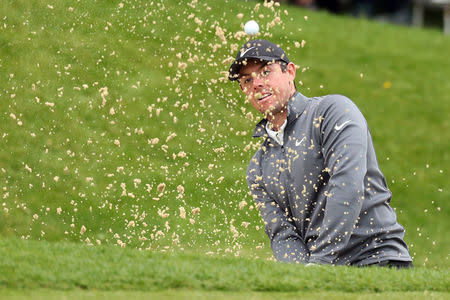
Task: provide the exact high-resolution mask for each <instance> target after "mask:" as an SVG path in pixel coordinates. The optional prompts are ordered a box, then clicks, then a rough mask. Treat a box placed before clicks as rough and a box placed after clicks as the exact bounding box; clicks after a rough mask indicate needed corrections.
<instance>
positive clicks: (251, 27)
mask: <svg viewBox="0 0 450 300" xmlns="http://www.w3.org/2000/svg"><path fill="white" fill-rule="evenodd" d="M244 31H245V33H246V34H248V35H255V34H258V32H259V25H258V23H256V22H255V21H253V20H251V21H248V22H247V23H245V25H244Z"/></svg>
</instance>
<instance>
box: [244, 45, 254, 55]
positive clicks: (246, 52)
mask: <svg viewBox="0 0 450 300" xmlns="http://www.w3.org/2000/svg"><path fill="white" fill-rule="evenodd" d="M253 48H255V47H250V48H248V49H247V50H245V51H244V52H242V53H241V57H243V56H244V55H245V53H247V52H248V51H250V50H252V49H253Z"/></svg>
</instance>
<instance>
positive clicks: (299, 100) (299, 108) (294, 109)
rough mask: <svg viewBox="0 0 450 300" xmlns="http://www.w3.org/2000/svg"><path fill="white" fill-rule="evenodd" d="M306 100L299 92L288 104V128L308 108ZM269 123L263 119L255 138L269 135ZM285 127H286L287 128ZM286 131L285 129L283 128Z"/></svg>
mask: <svg viewBox="0 0 450 300" xmlns="http://www.w3.org/2000/svg"><path fill="white" fill-rule="evenodd" d="M307 99H308V98H306V97H305V96H303V95H302V94H301V93H299V92H297V91H296V92H295V93H294V95H292V97H291V99H289V102H288V117H287V122H286V126H288V125H289V124H291V123H292V122H293V121H295V120H296V119H298V117H300V115H301V114H302V113H303V112H304V111H305V108H306V100H307ZM267 123H268V120H267V119H265V118H264V119H262V120H261V121H259V123H258V124H256V128H255V131H254V132H253V137H255V138H256V137H262V136H264V135H268V133H267V130H266V124H267ZM286 126H285V127H286ZM283 129H284V128H283Z"/></svg>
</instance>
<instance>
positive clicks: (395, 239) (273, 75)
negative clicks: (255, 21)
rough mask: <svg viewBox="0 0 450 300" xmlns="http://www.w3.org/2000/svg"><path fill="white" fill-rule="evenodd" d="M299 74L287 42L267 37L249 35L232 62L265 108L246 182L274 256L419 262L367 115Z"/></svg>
mask: <svg viewBox="0 0 450 300" xmlns="http://www.w3.org/2000/svg"><path fill="white" fill-rule="evenodd" d="M295 75H296V67H295V65H294V64H293V63H292V62H290V60H289V59H288V57H287V55H286V53H285V52H284V51H283V49H281V48H280V47H278V46H277V45H275V44H273V43H271V42H269V41H266V40H251V41H248V42H246V43H245V44H244V45H243V47H242V48H241V49H240V50H239V51H238V53H237V55H236V59H235V61H234V62H233V64H232V65H231V67H230V70H229V79H230V80H231V81H238V82H239V86H240V88H241V89H242V91H243V93H244V94H245V96H246V97H247V99H248V100H249V102H250V104H251V105H252V106H253V107H254V108H255V109H256V110H257V111H259V112H260V113H261V114H262V115H263V116H264V118H263V119H262V120H261V121H260V122H259V123H258V124H257V125H256V129H255V131H254V134H253V137H264V142H263V143H262V144H261V147H260V148H259V150H258V151H257V152H256V153H255V155H254V156H253V158H252V159H251V161H250V164H249V166H248V169H247V182H248V186H249V188H250V192H251V194H252V196H253V198H254V201H255V202H256V204H257V206H258V207H259V209H260V213H261V216H262V218H263V220H264V223H265V232H266V233H267V235H268V237H269V239H270V244H271V248H272V251H273V254H274V256H275V258H276V259H277V260H279V261H285V262H296V263H305V264H328V265H355V266H367V265H378V266H389V267H396V268H404V267H412V259H411V257H410V255H409V253H408V248H407V245H406V243H405V242H404V240H403V237H404V233H405V230H404V229H403V227H402V226H401V225H400V224H399V223H398V222H397V218H396V214H395V212H394V210H393V209H392V208H391V206H390V205H389V203H390V200H391V192H390V191H389V189H388V187H387V184H386V179H385V177H384V175H383V174H382V173H381V171H380V168H379V166H378V163H377V159H376V155H375V150H374V147H373V143H372V138H371V136H370V132H369V129H368V127H367V122H366V120H365V119H364V117H363V115H362V114H361V112H360V111H359V109H358V108H357V107H356V105H355V104H354V103H353V102H352V101H351V100H350V99H348V98H346V97H344V96H341V95H328V96H323V97H316V98H307V97H305V96H303V95H302V94H301V93H299V92H298V91H297V90H296V86H295Z"/></svg>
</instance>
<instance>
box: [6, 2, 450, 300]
mask: <svg viewBox="0 0 450 300" xmlns="http://www.w3.org/2000/svg"><path fill="white" fill-rule="evenodd" d="M121 3H122V4H123V5H121ZM257 3H259V2H256V1H237V0H228V1H211V0H210V1H199V2H198V3H195V1H193V2H192V3H190V4H187V3H185V2H182V4H180V3H179V2H178V1H175V0H165V1H100V0H97V1H63V0H55V1H52V2H51V3H45V2H40V1H37V2H33V3H31V2H29V1H25V0H20V1H12V0H7V1H3V2H2V4H1V9H0V100H1V101H0V112H1V113H0V137H1V138H0V143H1V144H0V145H1V147H2V151H0V187H1V189H2V190H1V201H0V236H2V237H3V243H9V242H10V243H12V244H14V243H16V241H15V239H16V238H21V237H23V238H25V239H30V240H42V241H54V242H61V241H67V242H78V243H80V242H82V243H86V244H94V245H97V244H101V245H102V246H101V247H99V248H100V249H102V248H103V246H105V247H106V248H107V249H109V248H108V247H110V245H117V244H118V243H120V244H122V245H123V246H125V249H122V250H121V251H131V252H130V253H135V254H133V259H134V258H136V259H139V258H137V257H139V255H141V254H142V253H146V254H144V256H143V258H141V259H143V260H145V259H148V257H149V256H150V255H155V256H157V255H162V256H161V257H164V258H165V259H166V258H167V259H166V260H168V261H171V260H172V259H173V263H175V262H178V261H179V260H180V257H183V255H184V254H183V253H188V254H187V255H188V257H189V260H193V261H195V262H196V263H197V262H198V261H199V260H200V258H202V259H203V258H205V255H206V253H209V254H213V255H214V257H215V256H219V257H220V256H222V255H226V256H229V255H232V256H236V257H239V258H240V259H242V262H240V260H239V259H236V260H232V262H231V261H230V264H231V265H232V266H234V267H235V268H236V266H238V265H239V264H240V263H243V264H246V263H248V264H252V262H251V260H252V259H255V258H256V259H262V260H264V259H266V258H270V257H271V256H272V255H271V252H270V249H269V245H268V241H267V238H266V236H265V234H264V231H263V223H262V222H261V220H260V217H259V216H258V212H257V211H256V209H255V207H254V206H253V205H252V199H251V197H250V196H249V195H248V192H247V187H246V184H245V169H246V165H247V162H248V161H249V159H250V158H251V156H252V154H253V152H254V150H255V145H256V144H257V142H258V141H256V140H253V139H252V138H251V133H252V131H253V127H254V125H255V123H256V122H257V120H258V119H259V116H258V115H257V114H256V113H255V112H253V111H252V109H251V107H250V106H249V104H248V103H245V102H244V97H243V96H242V95H241V93H240V91H239V88H238V87H237V86H236V85H235V84H233V83H230V82H228V81H226V80H225V75H226V73H225V72H226V71H227V69H228V66H229V62H227V61H226V60H227V59H229V58H230V57H232V56H234V54H235V49H236V47H239V46H240V45H241V44H242V43H243V42H244V40H245V38H240V37H239V36H236V35H235V33H236V32H237V31H239V30H241V29H242V25H243V23H244V22H245V21H246V20H248V19H256V20H257V21H258V22H259V24H260V25H261V28H262V37H264V38H268V39H271V40H273V41H274V42H277V43H279V44H280V45H281V46H283V47H284V48H285V49H286V51H287V53H288V55H289V58H290V59H291V60H292V61H294V62H295V63H296V64H297V65H298V66H299V71H298V73H297V86H298V88H299V90H300V91H301V92H302V93H303V94H305V95H307V96H317V95H323V94H328V93H340V94H344V95H347V96H348V97H350V98H351V99H352V100H353V101H355V102H356V103H357V105H358V106H359V107H360V109H361V110H362V112H363V113H364V115H365V117H366V119H367V121H368V124H369V127H370V129H371V133H372V135H373V139H374V144H375V149H376V151H377V156H378V160H379V163H380V166H381V169H382V170H383V172H384V174H385V175H386V178H387V180H388V183H389V187H390V189H391V190H392V192H393V195H394V196H393V199H392V206H393V207H394V208H395V209H396V211H397V214H398V219H399V222H400V223H401V224H402V225H404V227H405V228H406V241H407V243H408V245H409V247H410V250H411V254H412V255H413V256H414V262H415V265H416V266H417V267H419V268H421V267H424V268H425V269H419V268H418V271H417V273H416V271H414V273H413V274H415V275H416V274H417V276H418V278H421V277H420V276H422V275H423V276H425V275H424V274H426V272H434V271H433V269H436V272H438V273H436V274H440V273H439V272H448V269H449V267H450V261H449V249H450V239H449V238H448V234H447V228H448V226H449V221H448V220H449V219H450V218H449V217H450V216H449V211H450V209H449V208H450V207H449V202H448V199H449V197H450V191H449V186H448V172H449V171H450V168H449V166H450V151H449V150H448V149H450V123H449V120H448V115H449V113H450V107H449V103H450V96H449V95H450V82H449V81H448V80H447V77H448V74H450V61H449V60H448V55H447V53H450V40H449V39H448V37H446V36H444V35H442V34H441V33H440V32H438V31H434V30H424V29H418V28H406V27H397V26H392V25H388V24H378V23H373V22H369V21H366V20H362V19H359V20H358V19H351V18H346V17H336V16H332V15H329V14H326V13H320V12H311V11H306V10H302V9H299V8H296V7H290V6H281V7H274V8H273V9H272V8H268V7H265V6H264V5H262V4H261V5H260V7H259V9H258V10H256V8H255V5H256V4H257ZM239 13H242V14H243V18H242V19H239V18H238V14H239ZM305 16H308V18H307V19H306V18H305ZM278 17H279V20H280V22H275V23H274V26H273V27H270V26H269V24H270V23H271V22H272V21H273V20H278V19H277V18H278ZM268 27H270V29H269V28H268ZM221 30H223V31H224V36H225V38H226V43H224V42H223V41H222V40H221V38H220V37H219V36H218V35H217V34H216V33H220V31H221ZM350 33H351V34H350ZM219 35H220V34H219ZM302 40H305V41H306V44H305V46H304V47H296V46H295V45H296V44H295V42H298V43H301V42H302ZM304 68H305V71H304V72H302V70H303V69H304ZM105 87H106V88H107V91H108V93H105V92H104V91H105V89H102V88H105ZM101 89H102V90H101ZM102 91H103V92H102ZM102 93H103V96H102ZM249 112H251V113H252V116H253V120H251V118H249V117H248V116H247V114H248V113H249ZM173 134H176V136H175V135H173ZM169 137H171V138H169ZM156 139H159V141H158V142H156ZM160 184H165V188H164V190H163V191H158V186H161V187H162V185H160ZM179 186H182V188H181V187H179ZM183 189H184V191H182V190H183ZM242 201H245V202H242ZM241 203H242V204H245V203H246V205H245V206H240V204H241ZM180 207H182V208H184V210H185V211H186V218H182V213H181V211H180ZM196 208H200V212H199V213H198V214H195V213H194V212H193V209H196ZM165 214H168V215H165ZM82 228H86V231H85V232H83V231H81V229H82ZM5 241H9V242H5ZM58 245H61V244H58ZM43 247H44V246H43ZM49 247H50V246H49ZM61 247H62V246H61ZM128 248H129V249H128ZM68 249H72V248H70V247H69V248H68ZM92 249H94V248H92ZM95 249H96V250H86V251H101V250H98V249H97V247H95ZM135 249H142V250H144V249H147V250H151V252H150V253H149V252H147V251H145V252H137V250H136V252H133V251H135ZM117 250H118V251H119V252H120V250H119V249H117ZM67 251H69V252H70V250H67ZM77 251H78V250H74V252H77ZM104 251H107V250H104ZM119 252H118V253H119ZM194 252H196V253H198V254H193V253H194ZM19 253H20V252H19ZM126 253H128V252H126ZM161 253H173V254H174V256H173V258H172V256H166V255H167V254H161ZM74 255H75V253H73V254H70V255H68V256H74ZM177 257H178V258H177ZM43 259H45V258H43ZM208 259H209V258H205V260H206V261H208ZM211 259H212V260H211V261H210V262H213V263H216V261H215V259H213V258H211ZM244 261H245V263H244ZM75 263H76V262H75ZM78 263H80V262H78ZM268 264H270V263H268ZM12 265H13V266H14V263H13V262H12ZM274 266H276V268H279V267H280V265H274ZM187 267H189V266H187ZM281 267H282V268H284V267H285V266H284V265H283V266H281ZM286 268H291V267H289V266H286ZM294 268H295V267H294ZM289 270H290V269H289ZM326 270H329V269H326ZM339 270H341V269H339ZM51 271H52V270H50V271H49V272H51ZM302 271H303V269H302ZM289 272H291V271H289ZM308 272H313V271H308ZM314 272H315V271H314ZM317 272H321V271H317ZM336 272H340V271H336ZM350 272H362V271H358V270H356V271H353V270H352V271H350ZM364 272H365V271H364ZM368 272H372V271H368ZM420 272H423V273H420ZM54 274H56V273H54ZM331 274H333V273H331ZM352 274H353V273H352ZM420 274H422V275H420ZM433 274H434V273H433ZM353 275H355V274H353ZM264 276H265V275H264ZM321 276H322V275H321ZM55 280H56V281H57V280H58V276H56V275H55ZM255 280H256V278H255ZM199 282H200V281H199ZM19 283H20V281H17V284H19ZM59 284H62V283H61V282H60V283H59ZM99 284H100V283H99ZM115 284H119V283H115ZM133 284H137V283H135V282H134V283H131V285H133ZM27 285H29V286H30V287H31V286H34V287H38V286H39V287H40V286H41V285H40V284H37V282H36V281H33V280H31V281H27ZM407 286H408V285H407ZM23 288H24V289H26V286H25V285H24V286H23ZM381 289H384V288H383V287H381ZM363 291H364V292H365V293H366V292H367V293H369V292H371V290H364V289H363ZM386 291H389V289H388V288H386ZM415 291H417V290H415ZM194 292H195V291H194ZM422 292H423V291H422Z"/></svg>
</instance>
